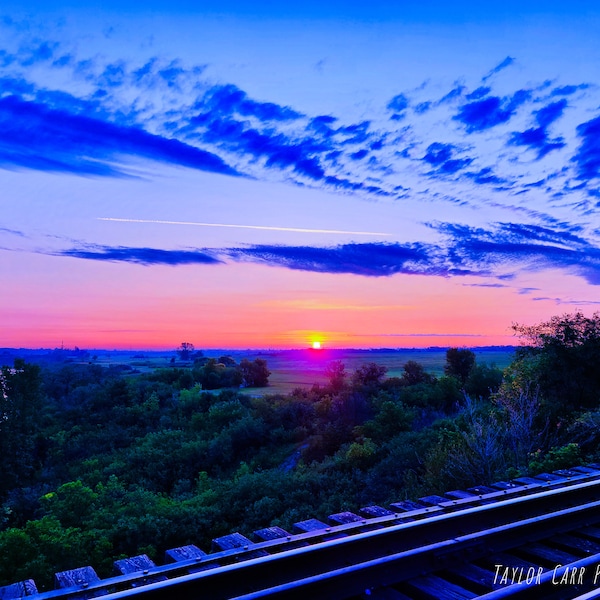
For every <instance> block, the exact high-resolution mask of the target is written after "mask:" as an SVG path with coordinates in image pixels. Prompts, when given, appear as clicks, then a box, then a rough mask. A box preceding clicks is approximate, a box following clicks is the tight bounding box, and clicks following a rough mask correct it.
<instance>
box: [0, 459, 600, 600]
mask: <svg viewBox="0 0 600 600" xmlns="http://www.w3.org/2000/svg"><path fill="white" fill-rule="evenodd" d="M390 508H391V509H392V510H388V509H384V508H381V507H366V508H364V509H363V510H362V511H361V513H362V514H361V515H356V514H353V513H339V514H337V515H331V516H330V517H329V522H330V524H326V523H323V522H320V521H317V520H316V519H309V520H307V521H303V522H300V523H297V524H296V525H295V528H296V530H297V533H295V534H289V533H288V532H286V531H284V530H282V529H280V528H278V527H269V528H266V529H262V530H259V531H257V532H255V534H254V535H255V538H256V539H259V540H261V541H259V542H251V541H250V540H249V539H248V538H246V537H244V536H243V535H241V534H239V533H235V534H231V535H229V536H224V537H222V538H218V539H215V540H214V542H213V551H212V552H211V553H210V554H205V553H204V552H202V551H201V550H199V549H198V548H196V547H195V546H186V547H182V548H176V549H173V550H171V551H168V552H167V560H170V561H174V562H171V564H165V565H162V566H156V565H154V564H153V563H152V562H151V561H150V560H149V559H148V558H147V557H146V556H145V555H142V556H138V557H133V558H130V559H124V560H121V561H117V562H116V563H115V569H116V571H117V572H120V573H121V574H120V575H118V576H116V577H112V578H110V579H105V580H100V579H99V578H97V576H95V573H94V572H93V570H92V569H91V568H90V567H84V568H81V569H75V570H73V571H67V572H62V573H57V574H56V583H57V586H58V587H59V588H60V589H56V590H54V591H51V592H45V593H41V594H35V584H34V583H33V582H31V581H29V582H20V583H18V584H14V585H13V586H8V587H7V588H2V589H0V598H3V599H5V598H12V597H19V596H20V595H22V594H31V593H34V595H35V599H36V600H45V599H50V598H61V599H62V598H65V599H66V598H73V599H74V598H92V597H97V596H102V597H104V598H106V599H110V600H116V599H120V598H134V597H136V598H137V597H139V598H142V599H143V600H153V599H157V600H162V599H167V598H168V599H173V598H182V599H187V598H203V599H210V600H212V599H221V598H223V599H225V598H240V599H242V598H243V599H244V600H250V599H255V598H272V599H292V598H293V599H296V598H298V599H299V598H303V599H304V598H310V599H311V600H317V599H327V600H330V599H355V598H356V599H358V598H362V599H365V600H366V599H367V598H373V599H377V600H406V599H407V598H408V599H415V600H418V599H422V598H425V599H436V600H446V599H461V598H485V599H486V600H495V599H500V598H519V599H520V598H541V597H543V598H545V600H552V599H563V598H581V599H582V600H583V598H590V599H592V598H594V599H595V598H600V595H599V594H598V593H597V592H596V591H594V590H595V588H600V466H599V465H592V466H590V467H575V468H573V469H570V470H563V471H557V472H555V473H550V474H542V475H538V476H537V477H535V478H529V477H525V478H519V479H515V480H513V481H511V482H498V483H496V484H494V485H493V486H491V487H476V488H470V489H469V490H467V491H460V490H457V491H454V492H448V493H447V494H446V497H441V496H430V497H426V498H421V499H419V501H418V502H399V503H397V504H393V505H392V506H391V507H390Z"/></svg>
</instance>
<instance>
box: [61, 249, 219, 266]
mask: <svg viewBox="0 0 600 600" xmlns="http://www.w3.org/2000/svg"><path fill="white" fill-rule="evenodd" d="M50 254H53V255H55V256H66V257H70V258H84V259H87V260H98V261H108V262H126V263H133V264H139V265H145V266H149V265H171V266H176V265H193V264H204V265H206V264H209V265H210V264H217V263H219V262H221V261H220V260H219V259H218V258H215V257H214V256H212V255H211V254H209V253H207V252H206V251H201V250H160V249H157V248H127V247H124V246H114V247H110V246H100V245H96V246H94V245H88V246H86V247H85V248H71V249H69V250H63V251H60V252H52V253H50Z"/></svg>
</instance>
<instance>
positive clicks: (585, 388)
mask: <svg viewBox="0 0 600 600" xmlns="http://www.w3.org/2000/svg"><path fill="white" fill-rule="evenodd" d="M513 330H514V331H515V332H516V333H517V334H518V335H519V336H520V337H521V338H522V339H524V340H525V342H526V343H527V345H526V346H525V347H523V348H520V349H519V351H518V353H517V364H516V368H518V369H520V370H521V371H527V372H528V374H529V377H530V378H531V379H533V380H534V381H535V384H536V385H539V387H540V392H541V395H542V396H543V397H544V398H545V399H546V400H547V401H548V402H549V404H550V405H551V407H552V408H553V409H554V410H555V411H556V410H559V411H561V412H562V411H564V409H565V408H566V409H567V410H572V409H582V408H584V409H586V408H597V407H598V405H599V404H600V391H599V390H600V368H598V365H600V313H598V312H596V313H594V314H593V315H592V316H591V317H586V316H585V315H584V314H583V313H581V312H576V313H572V314H564V315H561V316H554V317H552V318H551V319H550V320H549V321H544V322H542V323H538V324H537V325H531V326H527V325H518V324H514V325H513Z"/></svg>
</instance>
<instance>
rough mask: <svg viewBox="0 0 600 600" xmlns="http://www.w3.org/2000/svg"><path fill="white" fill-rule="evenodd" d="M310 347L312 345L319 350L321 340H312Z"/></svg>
mask: <svg viewBox="0 0 600 600" xmlns="http://www.w3.org/2000/svg"><path fill="white" fill-rule="evenodd" d="M312 347H313V350H320V349H321V342H319V341H314V342H313V343H312Z"/></svg>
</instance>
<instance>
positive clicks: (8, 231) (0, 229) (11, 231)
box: [0, 227, 26, 237]
mask: <svg viewBox="0 0 600 600" xmlns="http://www.w3.org/2000/svg"><path fill="white" fill-rule="evenodd" d="M0 233H6V234H8V235H17V236H19V237H26V236H25V234H24V233H23V232H22V231H17V230H16V229H8V228H7V227H0Z"/></svg>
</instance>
